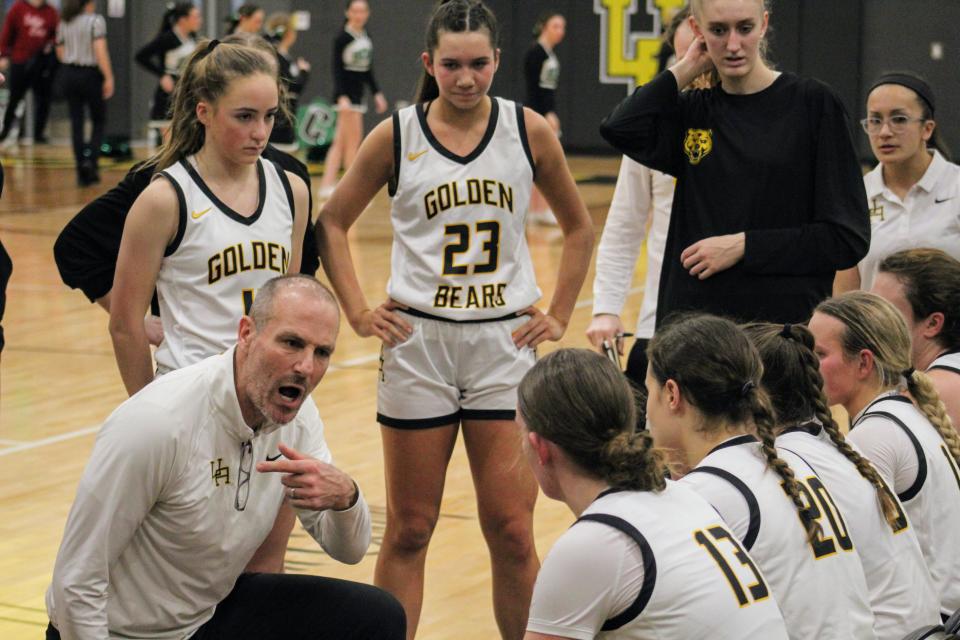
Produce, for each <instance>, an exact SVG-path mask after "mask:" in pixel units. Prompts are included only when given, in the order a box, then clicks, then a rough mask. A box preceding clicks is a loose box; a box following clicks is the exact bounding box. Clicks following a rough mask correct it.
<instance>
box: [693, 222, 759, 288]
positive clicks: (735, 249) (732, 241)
mask: <svg viewBox="0 0 960 640" xmlns="http://www.w3.org/2000/svg"><path fill="white" fill-rule="evenodd" d="M745 244H746V235H745V234H744V233H743V232H741V233H734V234H730V235H726V236H713V237H712V238H704V239H703V240H700V241H698V242H694V243H693V244H692V245H690V246H689V247H687V248H686V249H684V250H683V253H681V254H680V262H681V263H682V264H683V268H684V269H686V270H687V271H688V272H690V275H692V276H694V277H695V278H699V279H700V280H706V279H707V278H709V277H710V276H712V275H715V274H717V273H720V272H721V271H726V270H727V269H729V268H730V267H732V266H733V265H735V264H737V263H738V262H740V260H741V259H743V250H744V245H745Z"/></svg>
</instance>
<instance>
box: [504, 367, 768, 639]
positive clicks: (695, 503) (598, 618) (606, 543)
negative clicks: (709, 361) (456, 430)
mask: <svg viewBox="0 0 960 640" xmlns="http://www.w3.org/2000/svg"><path fill="white" fill-rule="evenodd" d="M517 395H518V399H517V402H518V420H517V421H518V423H519V425H520V430H521V435H522V440H523V451H524V455H525V457H526V459H527V462H528V463H529V464H530V467H531V468H532V469H533V473H534V475H535V476H536V477H537V481H538V482H539V484H540V487H541V488H542V489H543V491H544V493H545V494H546V495H547V497H549V498H553V499H555V500H560V501H562V502H564V503H565V504H566V505H567V506H568V507H569V508H570V510H571V511H572V512H573V514H574V515H575V516H576V517H577V521H576V523H575V524H574V526H572V527H570V528H569V529H568V530H567V531H566V532H565V533H564V534H563V535H562V536H561V537H560V539H559V540H558V541H557V543H556V544H555V545H554V546H553V548H552V549H551V550H550V553H549V554H548V555H547V558H546V560H545V561H544V564H543V567H542V569H541V570H540V575H539V576H538V577H537V584H536V587H535V588H534V594H533V602H532V604H531V610H530V620H529V622H528V624H527V635H526V638H527V639H528V640H534V639H539V638H580V637H584V636H583V635H582V634H583V633H584V632H585V631H586V632H589V633H590V637H594V636H595V635H596V634H598V633H600V632H601V631H612V630H613V629H617V630H618V633H620V634H623V636H624V637H630V638H647V637H661V638H666V637H669V638H701V637H708V636H709V637H711V638H744V639H747V638H786V637H787V633H786V628H785V626H784V622H783V618H782V616H781V613H780V611H779V609H778V608H777V604H776V600H775V599H774V598H773V597H770V596H769V591H770V590H769V587H768V586H767V583H766V581H765V580H764V578H763V575H762V574H761V573H760V571H759V569H758V568H757V565H756V563H755V562H754V561H753V560H752V559H751V558H750V556H749V555H747V554H746V552H745V551H744V550H743V548H742V546H741V545H740V544H739V543H737V542H736V541H735V539H734V536H733V534H732V533H731V532H730V530H729V528H728V527H727V526H726V525H724V524H723V522H722V521H721V520H720V518H719V517H718V515H717V512H716V511H714V510H713V508H712V507H711V506H710V504H709V503H708V502H707V501H706V500H704V499H703V498H702V497H700V496H699V495H698V494H697V493H696V492H695V491H693V490H691V489H690V488H688V487H685V486H683V485H682V484H681V483H678V482H674V481H672V480H665V479H664V476H665V467H664V464H663V461H662V458H661V454H660V453H659V452H658V451H656V450H654V449H653V442H652V438H651V437H650V435H649V434H648V433H646V432H645V431H642V430H638V429H637V406H636V405H637V402H636V397H635V394H634V391H633V389H632V388H631V385H630V383H629V382H627V380H626V379H625V378H624V377H623V375H622V374H621V373H620V371H619V370H618V369H617V367H616V366H615V365H614V364H613V363H612V362H611V361H609V360H608V359H607V358H605V357H603V356H601V355H600V354H597V353H594V352H592V351H587V350H585V349H563V350H560V351H556V352H554V353H551V354H550V355H548V356H547V357H546V358H544V359H543V360H541V361H539V362H538V363H537V364H536V365H534V367H533V369H531V370H530V371H529V372H528V373H527V375H526V376H524V378H523V381H521V383H520V387H519V388H518V393H517ZM720 541H722V544H721V543H720ZM728 556H729V557H728ZM725 567H726V569H727V570H726V571H725V570H724V568H725ZM731 567H736V568H737V569H741V568H742V569H744V570H746V571H747V575H751V574H750V572H752V582H754V584H753V586H752V587H750V593H751V597H750V599H748V600H747V599H746V592H744V591H743V590H742V589H741V592H740V593H739V594H738V592H737V591H736V588H734V589H733V591H731V587H734V583H735V582H736V579H733V580H731V578H730V575H732V574H731V573H729V570H730V568H731ZM738 586H739V585H738ZM641 594H650V595H648V596H647V597H648V598H649V599H648V600H647V601H646V602H645V605H644V606H643V607H635V606H631V605H633V604H634V603H635V602H637V601H638V600H639V599H640V598H642V597H643V596H642V595H641ZM745 600H746V601H745Z"/></svg>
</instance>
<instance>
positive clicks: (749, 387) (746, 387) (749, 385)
mask: <svg viewBox="0 0 960 640" xmlns="http://www.w3.org/2000/svg"><path fill="white" fill-rule="evenodd" d="M756 388H757V385H755V384H754V383H753V380H747V381H746V382H744V383H743V386H742V387H741V388H740V397H742V398H746V397H747V396H748V395H750V392H751V391H753V390H754V389H756Z"/></svg>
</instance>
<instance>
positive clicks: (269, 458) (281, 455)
mask: <svg viewBox="0 0 960 640" xmlns="http://www.w3.org/2000/svg"><path fill="white" fill-rule="evenodd" d="M282 457H283V454H282V453H278V454H277V455H275V456H274V457H272V458H271V457H270V454H269V453H268V454H267V462H273V461H274V460H279V459H280V458H282Z"/></svg>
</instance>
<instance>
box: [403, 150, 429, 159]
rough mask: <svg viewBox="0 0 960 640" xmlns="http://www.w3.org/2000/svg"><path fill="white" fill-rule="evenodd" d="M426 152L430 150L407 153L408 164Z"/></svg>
mask: <svg viewBox="0 0 960 640" xmlns="http://www.w3.org/2000/svg"><path fill="white" fill-rule="evenodd" d="M427 151H430V149H424V150H423V151H418V152H416V153H408V154H407V160H409V161H410V162H413V161H414V160H416V159H417V158H419V157H420V156H422V155H423V154H425V153H426V152H427Z"/></svg>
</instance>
